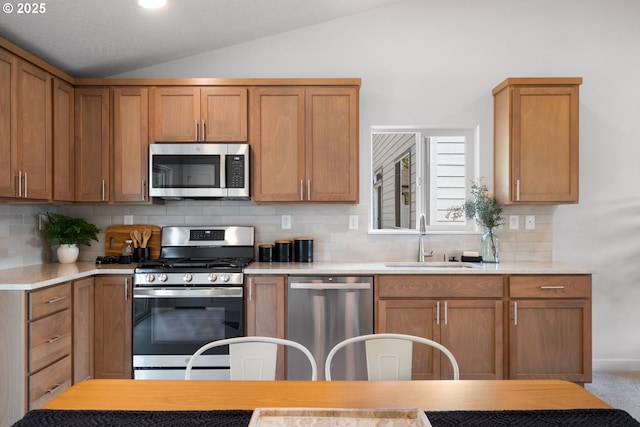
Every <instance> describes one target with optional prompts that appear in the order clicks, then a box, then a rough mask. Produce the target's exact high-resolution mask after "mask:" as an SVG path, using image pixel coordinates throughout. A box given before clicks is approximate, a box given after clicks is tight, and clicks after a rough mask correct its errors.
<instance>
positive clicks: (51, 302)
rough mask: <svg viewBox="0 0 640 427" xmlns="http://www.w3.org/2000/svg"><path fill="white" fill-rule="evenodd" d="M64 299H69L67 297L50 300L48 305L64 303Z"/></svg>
mask: <svg viewBox="0 0 640 427" xmlns="http://www.w3.org/2000/svg"><path fill="white" fill-rule="evenodd" d="M64 299H67V297H58V298H54V299H50V300H49V301H47V304H53V303H56V302H58V301H62V300H64Z"/></svg>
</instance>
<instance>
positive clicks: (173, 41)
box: [0, 0, 400, 77]
mask: <svg viewBox="0 0 640 427" xmlns="http://www.w3.org/2000/svg"><path fill="white" fill-rule="evenodd" d="M397 1H400V0H168V2H167V5H166V6H165V7H164V8H163V9H160V10H146V9H142V8H140V7H139V6H138V4H137V0H50V1H44V2H41V3H40V4H42V5H44V7H45V9H44V10H43V11H40V12H41V13H37V14H36V13H19V10H18V8H19V7H20V5H19V4H18V2H14V1H9V2H7V3H4V8H5V9H4V10H3V12H2V13H1V14H0V37H2V38H4V39H7V40H9V41H10V42H12V43H14V44H16V45H18V46H19V47H21V48H23V49H25V50H26V51H28V52H30V53H32V54H34V55H36V56H37V57H39V58H40V59H42V60H44V61H46V62H48V63H50V64H51V65H53V66H55V67H57V68H59V69H61V70H62V71H64V72H66V73H67V74H69V75H71V76H73V77H107V76H112V75H115V74H118V73H123V72H126V71H130V70H135V69H138V68H142V67H146V66H150V65H155V64H159V63H163V62H167V61H171V60H175V59H180V58H184V57H187V56H191V55H195V54H198V53H202V52H206V51H210V50H215V49H220V48H224V47H226V46H232V45H235V44H238V43H243V42H247V41H250V40H255V39H259V38H262V37H267V36H270V35H274V34H278V33H282V32H286V31H291V30H295V29H298V28H302V27H306V26H310V25H315V24H319V23H322V22H326V21H329V20H333V19H338V18H341V17H344V16H347V15H351V14H356V13H360V12H363V11H366V10H368V9H373V8H376V7H380V6H384V5H386V4H389V3H394V2H397ZM7 4H9V5H10V6H7ZM22 4H26V2H25V3H22ZM30 4H33V3H30ZM7 7H9V10H8V9H6V8H7ZM11 9H12V10H11ZM25 10H26V8H24V9H23V10H22V11H23V12H25Z"/></svg>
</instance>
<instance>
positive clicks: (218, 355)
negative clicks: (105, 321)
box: [133, 226, 254, 379]
mask: <svg viewBox="0 0 640 427" xmlns="http://www.w3.org/2000/svg"><path fill="white" fill-rule="evenodd" d="M161 245H162V246H161V249H160V258H159V259H156V260H150V261H146V262H143V263H140V264H139V265H138V267H137V268H136V269H135V279H134V290H133V298H134V300H133V301H134V327H133V368H134V377H135V378H136V379H183V378H184V371H185V367H186V366H187V363H188V360H189V357H190V356H191V355H192V354H193V353H194V352H195V351H196V350H197V349H198V348H199V347H201V346H202V345H204V344H206V343H208V342H211V341H215V340H219V339H224V338H232V337H237V336H242V335H244V320H243V319H244V297H243V295H244V287H243V283H244V277H243V269H244V267H246V266H247V265H249V264H250V263H251V262H253V260H254V228H253V227H234V226H171V227H163V229H162V244H161ZM198 362H199V363H198V365H197V366H196V368H195V369H194V371H193V374H192V377H195V378H207V379H228V378H229V350H228V348H227V347H223V348H220V349H218V350H214V351H212V352H207V353H205V355H204V356H202V357H200V358H199V359H198Z"/></svg>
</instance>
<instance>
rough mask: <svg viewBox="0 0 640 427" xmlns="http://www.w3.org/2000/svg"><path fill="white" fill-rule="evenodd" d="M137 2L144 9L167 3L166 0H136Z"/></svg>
mask: <svg viewBox="0 0 640 427" xmlns="http://www.w3.org/2000/svg"><path fill="white" fill-rule="evenodd" d="M138 4H139V5H140V6H142V7H144V8H145V9H159V8H161V7H162V6H164V5H165V4H167V0H138Z"/></svg>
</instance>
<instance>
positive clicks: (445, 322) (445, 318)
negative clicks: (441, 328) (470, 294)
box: [444, 301, 449, 325]
mask: <svg viewBox="0 0 640 427" xmlns="http://www.w3.org/2000/svg"><path fill="white" fill-rule="evenodd" d="M444 324H445V325H447V324H449V306H448V304H447V301H445V302H444Z"/></svg>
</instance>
